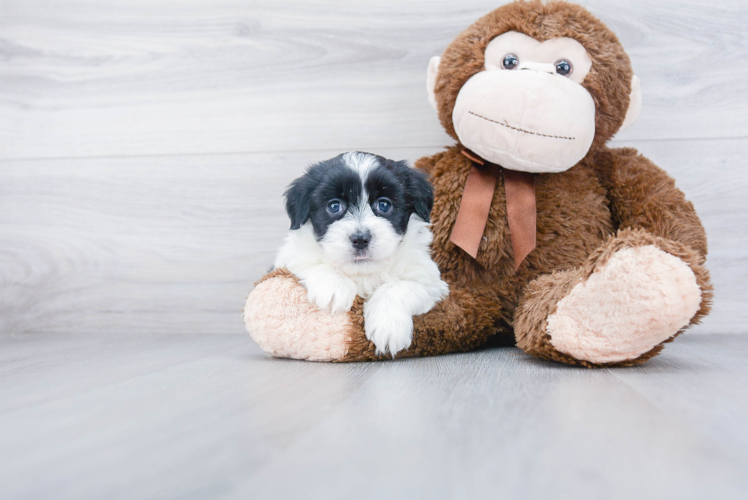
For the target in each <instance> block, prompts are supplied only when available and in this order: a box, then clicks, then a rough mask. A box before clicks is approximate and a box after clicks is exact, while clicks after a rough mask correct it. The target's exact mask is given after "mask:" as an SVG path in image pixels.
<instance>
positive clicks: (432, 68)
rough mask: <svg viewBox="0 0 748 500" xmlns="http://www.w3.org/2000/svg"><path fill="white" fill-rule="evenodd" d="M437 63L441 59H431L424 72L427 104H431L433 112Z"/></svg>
mask: <svg viewBox="0 0 748 500" xmlns="http://www.w3.org/2000/svg"><path fill="white" fill-rule="evenodd" d="M439 61H441V57H439V56H434V57H432V58H431V60H430V61H429V69H428V71H427V72H426V90H427V91H428V93H429V104H431V107H432V108H434V110H436V93H435V92H434V89H435V88H436V75H437V74H438V73H439Z"/></svg>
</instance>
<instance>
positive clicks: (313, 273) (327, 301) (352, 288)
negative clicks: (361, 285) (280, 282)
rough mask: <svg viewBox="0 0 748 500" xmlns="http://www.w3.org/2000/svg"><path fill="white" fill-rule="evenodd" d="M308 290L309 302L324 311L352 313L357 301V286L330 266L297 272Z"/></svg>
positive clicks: (323, 265) (320, 265) (325, 265)
mask: <svg viewBox="0 0 748 500" xmlns="http://www.w3.org/2000/svg"><path fill="white" fill-rule="evenodd" d="M297 277H298V278H299V280H300V281H301V284H302V285H304V287H305V288H306V289H307V293H308V294H309V302H311V303H312V304H314V305H315V306H317V307H318V308H319V309H321V310H323V311H330V312H333V313H337V312H346V311H350V310H351V307H353V301H354V300H356V292H357V288H356V284H355V283H354V282H353V280H351V279H350V278H349V277H347V276H345V275H343V274H341V273H340V272H339V271H338V270H337V269H335V268H334V267H332V266H330V265H328V264H317V265H315V266H311V267H308V268H306V269H304V270H303V271H300V272H297Z"/></svg>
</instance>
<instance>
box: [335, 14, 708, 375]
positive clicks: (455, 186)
mask: <svg viewBox="0 0 748 500" xmlns="http://www.w3.org/2000/svg"><path fill="white" fill-rule="evenodd" d="M512 30H514V31H519V32H522V33H525V34H527V35H529V36H532V37H534V38H536V39H538V40H540V41H543V40H547V39H550V38H556V37H563V36H565V37H570V38H573V39H575V40H577V41H579V42H580V43H581V44H582V45H584V46H585V48H586V49H587V51H588V53H589V54H590V57H591V58H592V60H593V65H592V69H591V70H590V73H589V74H588V75H587V77H586V78H585V80H584V82H583V86H584V87H585V88H586V89H587V90H588V91H589V92H590V94H591V95H592V97H593V99H594V101H595V105H596V109H597V114H596V133H595V140H594V142H593V145H592V148H591V149H590V151H589V153H588V154H587V156H586V157H585V158H584V159H583V160H582V161H581V162H580V163H579V164H577V165H576V166H575V167H573V168H571V169H569V170H568V171H566V172H562V173H553V174H537V175H536V177H535V186H536V196H537V247H536V249H535V250H534V251H533V252H532V253H530V255H529V256H528V257H527V258H526V259H525V261H524V262H523V263H522V265H521V266H520V268H519V269H518V270H517V271H516V272H515V271H514V265H513V263H514V257H513V254H512V246H511V241H510V238H509V229H508V226H507V221H506V198H505V191H504V186H503V180H502V176H499V178H498V183H497V188H496V191H495V193H494V198H493V202H492V207H491V210H490V214H489V220H488V223H487V226H486V230H485V233H484V240H483V242H482V243H481V246H480V248H479V251H478V256H477V258H476V259H473V258H471V257H470V256H469V255H467V254H466V253H465V252H463V251H462V250H461V249H460V248H457V247H456V246H455V245H454V244H452V243H451V242H450V240H449V237H450V234H451V232H452V228H453V226H454V222H455V219H456V216H457V211H458V208H459V205H460V200H461V198H462V193H463V188H464V185H465V180H466V178H467V175H468V172H469V171H470V168H471V166H472V164H471V162H470V160H468V159H467V158H465V157H464V156H463V155H462V154H461V153H460V152H461V150H462V149H463V147H462V146H461V145H460V144H457V145H455V146H454V147H451V148H449V149H447V150H446V151H444V152H442V153H438V154H436V155H434V156H431V157H427V158H422V159H421V160H419V161H418V162H416V166H417V167H418V168H420V169H422V170H424V171H426V172H428V173H429V174H430V177H431V181H432V182H433V185H434V195H435V202H434V209H433V212H432V224H433V227H432V229H433V232H434V242H433V245H432V248H433V256H434V260H435V261H436V263H437V264H438V265H439V268H440V269H441V271H442V274H443V278H444V279H445V280H446V281H447V282H448V283H449V284H450V296H449V297H448V298H447V299H445V300H444V301H443V302H441V303H440V304H438V305H437V306H436V307H435V308H434V309H433V310H431V311H430V312H428V313H427V314H424V315H422V316H418V317H416V318H414V325H415V332H414V341H413V344H412V345H411V347H410V348H409V349H407V350H406V351H404V352H402V353H400V354H399V355H398V357H408V356H425V355H434V354H443V353H447V352H456V351H466V350H469V349H474V348H476V347H479V346H481V345H484V344H486V343H487V342H488V341H490V340H491V339H492V338H495V337H496V336H512V335H513V336H515V338H516V341H517V345H518V346H519V347H520V348H522V349H523V350H524V351H526V352H528V353H530V354H533V355H535V356H538V357H540V358H543V359H549V360H553V361H560V362H562V363H568V364H573V365H582V366H587V367H594V366H611V365H616V366H629V365H634V364H639V363H642V362H644V361H646V360H647V359H650V358H651V357H653V356H655V355H656V354H658V353H659V352H660V351H661V350H662V348H663V346H662V344H661V345H658V346H656V347H655V348H654V349H652V350H650V351H649V352H647V353H644V354H643V355H641V356H639V357H638V358H636V359H632V360H626V361H623V362H618V363H612V364H605V365H598V364H594V363H590V362H587V361H581V360H577V359H575V358H573V357H571V356H569V355H567V354H564V353H561V352H559V351H557V350H556V349H555V348H554V347H553V346H552V345H551V344H550V342H549V336H548V334H547V332H546V328H547V318H548V316H549V315H550V314H553V313H554V312H555V310H556V304H557V303H558V301H559V300H561V299H562V298H564V297H565V296H566V295H567V294H568V293H569V292H570V291H571V289H572V288H573V287H574V286H575V285H576V284H577V283H580V282H581V281H583V280H586V279H587V278H588V277H589V276H590V274H591V273H592V272H593V271H594V270H595V268H596V267H597V266H601V265H604V264H605V262H607V260H608V259H609V258H610V257H611V255H613V253H615V252H616V251H617V250H620V249H622V248H625V247H636V246H642V245H655V246H657V247H658V248H660V249H661V250H663V251H665V252H668V253H670V254H672V255H675V256H676V257H679V258H680V259H682V260H683V261H684V262H686V263H687V264H688V265H689V266H690V267H691V269H692V270H693V271H694V273H695V275H696V278H697V282H698V284H699V286H700V287H701V291H702V302H701V307H700V310H699V312H698V313H697V314H696V316H695V317H694V318H693V319H692V321H691V324H694V323H697V322H698V321H699V320H700V319H701V318H702V317H703V316H704V315H706V314H707V313H708V312H709V306H710V303H711V298H712V291H711V290H712V288H711V284H710V282H709V274H708V272H707V270H706V268H705V267H704V262H705V259H706V253H707V244H706V234H705V232H704V229H703V227H702V226H701V223H700V221H699V218H698V216H697V215H696V212H695V211H694V208H693V205H692V204H691V203H690V202H688V201H687V200H686V199H685V197H684V196H683V193H681V192H680V191H679V190H678V189H677V188H676V187H675V182H674V181H673V179H672V178H670V177H669V176H668V175H667V174H666V173H665V172H664V171H662V170H661V169H659V168H658V167H657V166H655V165H654V164H653V163H652V162H650V161H649V160H647V159H646V158H644V157H642V156H640V155H638V154H637V152H636V151H635V150H633V149H608V148H607V147H606V146H605V143H606V142H607V141H608V140H609V139H610V138H611V137H612V136H613V134H614V133H615V132H616V131H617V130H618V129H619V128H620V126H621V124H622V123H623V119H624V117H625V114H626V110H627V109H628V105H629V94H630V90H631V88H630V82H631V77H632V74H633V73H632V70H631V65H630V62H629V59H628V56H627V55H626V53H625V52H624V50H623V48H622V47H621V45H620V43H619V42H618V39H617V38H616V36H615V35H614V34H613V33H612V32H611V31H610V30H608V28H607V27H606V26H605V25H604V24H602V23H601V22H600V21H599V20H597V19H595V18H594V17H593V16H592V15H591V14H590V13H589V12H587V11H586V10H585V9H584V8H582V7H579V6H576V5H572V4H569V3H566V2H562V1H551V2H548V3H541V2H540V1H535V0H533V1H527V2H521V1H520V2H515V3H511V4H508V5H505V6H504V7H501V8H499V9H497V10H495V11H493V12H491V13H490V14H488V15H486V16H484V17H483V18H481V19H479V20H478V21H477V22H476V23H475V24H473V25H472V26H470V27H469V28H468V29H467V30H465V31H464V32H463V33H462V34H460V35H459V36H458V37H457V38H456V39H455V40H454V41H453V42H452V44H450V45H449V47H448V48H447V50H446V51H445V53H444V54H443V56H442V59H441V64H440V67H439V74H438V77H437V81H436V100H437V106H438V110H439V118H440V120H441V122H442V125H443V126H444V128H445V129H446V131H447V132H448V133H449V134H450V135H451V136H452V137H454V138H455V139H456V138H457V136H456V134H455V131H454V127H453V125H452V110H453V108H454V103H455V99H456V97H457V93H458V92H459V91H460V88H461V87H462V86H463V85H464V84H465V82H466V81H467V80H468V79H469V78H470V77H471V76H473V75H474V74H476V73H477V72H479V71H481V70H482V69H483V64H484V60H483V52H484V50H485V48H486V46H487V45H488V43H489V42H490V41H491V40H492V39H493V38H495V37H496V36H498V35H500V34H502V33H505V32H507V31H512ZM515 311H516V313H515ZM352 314H353V316H354V321H353V327H352V331H351V332H350V342H349V349H348V354H347V355H346V357H345V358H344V359H343V360H342V361H358V360H372V359H380V358H378V357H377V356H376V355H375V354H374V346H373V345H372V344H371V343H370V342H369V341H368V340H366V337H365V335H364V328H363V301H361V300H358V301H357V303H356V304H355V306H354V309H353V312H352ZM679 333H680V332H679ZM663 344H664V343H663Z"/></svg>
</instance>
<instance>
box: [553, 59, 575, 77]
mask: <svg viewBox="0 0 748 500" xmlns="http://www.w3.org/2000/svg"><path fill="white" fill-rule="evenodd" d="M573 72H574V66H572V65H571V63H570V62H569V61H567V60H566V59H559V60H558V61H556V74H557V75H561V76H569V75H570V74H572V73H573Z"/></svg>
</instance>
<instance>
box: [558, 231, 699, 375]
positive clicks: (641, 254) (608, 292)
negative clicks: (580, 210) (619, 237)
mask: <svg viewBox="0 0 748 500" xmlns="http://www.w3.org/2000/svg"><path fill="white" fill-rule="evenodd" d="M700 303H701V290H700V289H699V285H698V284H697V283H696V276H695V275H694V273H693V271H691V268H690V267H688V264H686V263H685V262H683V261H682V260H680V259H679V258H677V257H675V256H673V255H670V254H669V253H666V252H663V251H662V250H660V249H658V248H656V247H654V246H652V245H648V246H643V247H638V248H626V249H623V250H619V251H618V252H617V253H616V254H615V255H613V256H612V257H611V258H610V260H608V262H606V263H605V265H604V266H602V268H599V269H597V270H596V271H595V272H594V273H592V275H591V276H590V277H589V278H588V279H587V281H585V282H583V283H580V284H578V285H576V286H575V287H574V288H573V289H572V290H571V292H570V293H569V295H567V296H566V297H564V298H563V299H562V300H561V301H559V303H558V305H557V307H556V312H555V313H554V314H552V315H550V316H549V317H548V333H549V334H550V336H551V344H553V346H554V347H555V348H556V349H558V350H559V351H561V352H564V353H567V354H570V355H571V356H573V357H575V358H577V359H583V360H587V361H592V362H593V363H609V362H616V361H624V360H628V359H634V358H637V357H638V356H640V355H642V354H644V353H645V352H647V351H649V350H651V349H652V348H653V347H655V346H656V345H658V344H660V343H662V342H663V341H665V340H667V339H668V338H670V337H672V336H673V335H675V334H676V333H678V331H679V330H680V329H681V328H683V327H684V326H686V325H688V323H689V321H690V320H691V318H693V317H694V315H695V314H696V312H697V311H698V310H699V305H700Z"/></svg>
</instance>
